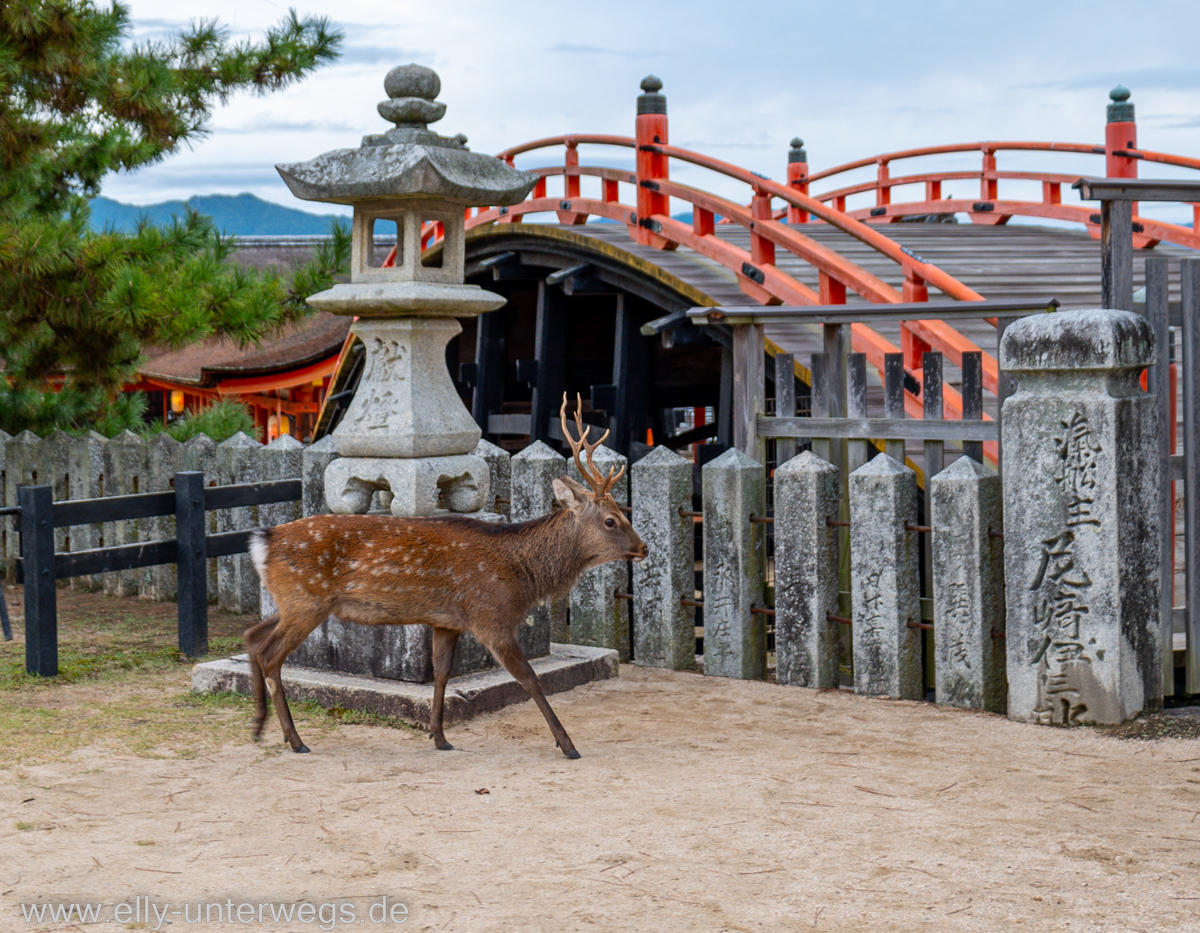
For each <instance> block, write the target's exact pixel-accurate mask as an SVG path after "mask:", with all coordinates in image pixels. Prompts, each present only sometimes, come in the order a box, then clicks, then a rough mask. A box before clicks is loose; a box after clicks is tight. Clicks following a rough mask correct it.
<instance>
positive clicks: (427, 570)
mask: <svg viewBox="0 0 1200 933" xmlns="http://www.w3.org/2000/svg"><path fill="white" fill-rule="evenodd" d="M576 408H577V410H576V413H575V424H576V427H577V429H578V431H579V440H578V441H576V440H574V439H572V438H571V434H570V432H569V431H568V430H567V416H566V412H567V397H566V394H565V393H564V394H563V403H562V408H561V409H560V411H559V417H560V419H561V420H562V426H563V434H564V436H565V437H566V438H567V441H568V443H570V445H571V452H572V455H573V456H574V458H575V464H576V466H578V467H579V472H580V474H581V475H582V476H583V477H584V478H585V479H586V480H587V481H588V484H589V485H590V486H591V487H592V488H591V491H590V492H589V491H588V490H587V489H585V488H584V487H583V486H581V485H580V484H579V483H576V482H575V481H574V480H572V479H570V478H569V477H566V476H562V477H559V478H558V479H556V480H555V481H554V498H555V502H554V510H553V511H551V512H550V513H549V514H548V515H543V516H541V517H540V518H535V519H533V520H532V521H528V522H522V523H520V524H516V525H501V524H493V523H490V522H484V521H479V520H477V519H472V518H466V517H457V516H455V517H438V518H393V517H391V516H375V515H317V516H313V517H311V518H303V519H300V520H299V521H295V522H289V523H288V524H286V525H279V526H276V527H274V528H265V529H261V530H259V531H256V532H255V533H254V536H253V538H252V539H251V545H250V554H251V556H252V557H253V559H254V565H255V567H256V568H257V569H258V575H259V577H261V578H262V581H263V585H264V586H266V588H267V589H268V590H269V591H270V593H271V595H272V596H273V597H274V599H275V602H276V604H277V605H278V606H279V612H278V613H276V614H275V615H272V616H271V617H270V618H268V619H265V620H264V621H262V622H260V623H259V624H258V625H256V626H254V627H253V628H251V629H249V630H247V632H246V649H247V651H248V653H249V655H250V671H251V677H252V679H253V683H254V700H255V704H256V715H255V718H254V737H255V738H256V739H257V738H259V737H260V736H261V734H262V729H263V724H264V722H265V721H266V717H267V702H266V694H267V691H268V690H269V691H270V693H271V698H272V700H273V701H274V704H275V712H276V713H277V714H278V716H279V723H280V725H281V726H282V727H283V733H284V736H285V737H286V738H287V740H288V743H289V744H290V745H291V747H292V751H295V752H307V751H308V747H307V746H305V744H304V743H303V742H302V741H301V740H300V735H299V733H297V731H296V726H295V724H294V723H293V722H292V715H291V712H290V710H289V709H288V704H287V698H286V697H285V696H284V692H283V681H282V679H281V678H280V668H281V667H282V666H283V662H284V661H285V660H286V659H287V657H288V655H290V654H291V653H292V652H293V651H294V650H295V649H296V648H297V647H298V646H299V645H300V643H301V642H303V641H304V639H305V638H306V637H308V633H309V632H311V631H312V630H313V629H315V628H316V627H317V626H318V625H320V624H321V623H322V622H323V621H325V619H326V618H327V617H328V616H330V615H336V616H337V617H338V618H339V619H342V620H344V621H348V622H358V623H361V624H363V625H415V624H424V625H429V626H431V627H432V628H433V672H434V690H433V708H432V711H431V715H430V719H429V732H430V737H431V738H432V739H433V740H434V742H435V743H436V744H437V747H438V748H440V749H450V748H453V746H452V745H450V744H449V743H447V741H446V736H445V733H444V732H443V730H442V705H443V701H444V698H445V694H446V681H447V679H448V678H449V676H450V668H451V666H452V664H453V663H454V649H455V646H456V645H457V644H458V639H459V636H460V635H462V633H463V632H470V633H471V634H472V635H474V636H475V637H476V638H477V639H479V641H480V642H481V643H482V644H483V645H484V646H485V647H486V648H487V649H488V650H489V651H490V652H491V653H492V655H493V656H494V657H495V658H496V660H497V661H498V662H500V664H502V665H503V666H504V668H505V669H506V670H507V671H508V672H509V673H510V674H512V676H513V677H514V678H516V680H517V682H518V683H520V685H521V686H522V687H524V688H525V692H526V693H528V694H529V695H530V696H531V697H532V698H533V700H534V702H535V703H537V705H538V708H539V709H541V711H542V715H543V716H545V717H546V722H547V724H548V725H549V726H550V732H551V733H552V734H553V735H554V739H555V742H556V743H557V745H558V747H559V748H561V749H562V751H563V754H565V755H566V756H567V757H568V758H578V757H579V752H577V751H576V750H575V746H574V744H573V743H572V742H571V739H570V737H568V735H567V733H566V730H565V729H563V727H562V724H561V723H560V722H559V721H558V717H557V716H555V715H554V711H553V710H552V709H551V708H550V704H549V703H548V702H546V696H545V694H544V693H543V692H542V687H541V684H539V683H538V679H537V674H535V673H534V671H533V668H532V667H530V666H529V662H528V661H527V660H526V659H525V655H524V653H523V652H522V651H521V647H520V645H519V644H518V643H517V627H518V626H519V625H520V624H521V622H522V620H524V618H525V617H526V615H527V614H528V613H529V610H530V609H532V608H533V606H534V605H535V604H537V603H538V602H540V601H542V600H544V599H547V598H550V597H555V596H561V595H563V594H565V593H566V592H567V591H568V590H570V588H571V587H572V586H573V585H574V583H575V581H576V580H577V579H578V578H579V575H580V574H582V573H583V572H584V571H585V570H587V569H589V568H591V567H595V566H596V565H598V564H603V563H606V562H608V561H611V560H642V559H643V558H645V556H646V550H647V549H646V545H645V544H643V543H642V539H641V538H639V537H638V535H637V532H635V531H634V530H633V527H632V526H631V525H630V524H629V521H628V520H627V519H626V518H625V516H624V515H623V514H621V510H620V509H619V508H618V507H617V503H616V502H615V501H614V500H613V498H612V496H611V495H610V491H611V490H612V488H613V486H614V485H615V484H616V482H617V480H619V479H620V478H621V474H622V473H624V472H625V470H624V467H622V469H621V472H620V473H617V475H616V476H614V475H613V471H612V469H611V468H610V469H609V471H608V476H603V475H601V473H600V471H599V470H598V469H597V468H596V465H595V462H594V461H593V459H592V453H593V451H595V449H596V448H597V447H599V446H600V444H601V443H603V442H604V439H605V438H606V437H608V432H607V431H605V432H604V436H603V437H601V438H600V440H598V441H596V443H594V444H589V443H587V437H588V432H589V431H590V430H591V428H590V427H587V428H585V427H584V426H583V421H582V418H581V417H580V415H579V412H578V400H577V405H576ZM581 450H586V452H587V467H586V468H585V467H584V464H583V461H582V460H581V459H580V456H579V453H580V451H581Z"/></svg>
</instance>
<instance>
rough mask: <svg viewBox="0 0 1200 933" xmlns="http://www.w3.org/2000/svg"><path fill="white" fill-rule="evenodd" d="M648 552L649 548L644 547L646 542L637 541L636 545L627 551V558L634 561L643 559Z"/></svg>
mask: <svg viewBox="0 0 1200 933" xmlns="http://www.w3.org/2000/svg"><path fill="white" fill-rule="evenodd" d="M649 553H650V548H648V547H646V542H645V541H639V542H638V544H637V547H635V548H634V549H633V550H632V551H630V552H629V557H628V558H627V559H628V560H631V561H634V562H635V563H636V562H638V561H643V560H645V559H646V556H647V555H648V554H649Z"/></svg>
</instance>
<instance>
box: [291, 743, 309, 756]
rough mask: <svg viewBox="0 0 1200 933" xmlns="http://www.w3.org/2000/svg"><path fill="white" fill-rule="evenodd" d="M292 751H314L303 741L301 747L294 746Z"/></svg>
mask: <svg viewBox="0 0 1200 933" xmlns="http://www.w3.org/2000/svg"><path fill="white" fill-rule="evenodd" d="M292 751H294V752H295V753H296V754H297V755H307V754H308V753H309V752H310V751H312V749H310V748H309V747H308V746H307V745H305V744H304V743H303V742H301V743H300V747H299V748H293V749H292Z"/></svg>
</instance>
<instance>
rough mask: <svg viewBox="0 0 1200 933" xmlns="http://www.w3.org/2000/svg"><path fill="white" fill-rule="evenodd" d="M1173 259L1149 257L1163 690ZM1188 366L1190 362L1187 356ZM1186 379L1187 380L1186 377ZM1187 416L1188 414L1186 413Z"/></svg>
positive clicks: (1168, 684) (1166, 680)
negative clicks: (1157, 466) (1157, 483)
mask: <svg viewBox="0 0 1200 933" xmlns="http://www.w3.org/2000/svg"><path fill="white" fill-rule="evenodd" d="M1168 274H1169V269H1168V260H1167V259H1166V257H1154V258H1151V259H1147V260H1146V306H1145V307H1146V317H1147V318H1149V320H1150V328H1151V329H1152V330H1153V331H1154V354H1155V358H1156V359H1157V362H1156V363H1155V364H1154V365H1153V366H1151V367H1150V368H1149V369H1148V370H1147V371H1146V389H1147V390H1148V391H1149V392H1150V393H1152V394H1153V395H1154V397H1155V398H1154V401H1155V408H1156V409H1157V411H1158V460H1159V464H1158V465H1159V469H1158V479H1159V489H1158V520H1159V526H1160V528H1159V538H1158V541H1159V546H1158V565H1159V568H1160V570H1161V575H1160V577H1159V618H1160V620H1161V623H1160V626H1159V631H1160V633H1161V634H1160V638H1161V640H1162V675H1163V695H1164V696H1174V695H1175V651H1174V649H1173V646H1172V636H1173V634H1174V629H1175V620H1174V606H1175V598H1174V597H1175V593H1174V590H1175V554H1174V551H1175V549H1174V547H1173V546H1172V543H1173V540H1174V535H1172V534H1171V531H1172V524H1173V522H1174V521H1175V514H1174V510H1173V509H1172V508H1171V502H1172V499H1173V496H1172V485H1171V455H1172V454H1173V453H1175V451H1174V450H1173V449H1172V447H1171V428H1172V427H1173V425H1172V424H1171V396H1170V391H1171V358H1170V352H1171V351H1170V341H1171V328H1170V326H1169V322H1170V294H1169V292H1168V287H1169V280H1168ZM1184 365H1185V373H1186V372H1188V370H1187V369H1186V367H1187V366H1188V365H1189V364H1188V363H1187V362H1186V357H1185V363H1184ZM1184 384H1185V385H1186V384H1187V383H1186V381H1185V383H1184ZM1184 417H1185V418H1186V417H1187V416H1186V415H1185V416H1184Z"/></svg>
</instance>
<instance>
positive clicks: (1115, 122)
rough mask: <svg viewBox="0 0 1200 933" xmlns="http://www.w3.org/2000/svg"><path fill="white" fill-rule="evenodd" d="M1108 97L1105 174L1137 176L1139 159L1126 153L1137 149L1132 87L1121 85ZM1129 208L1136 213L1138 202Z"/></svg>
mask: <svg viewBox="0 0 1200 933" xmlns="http://www.w3.org/2000/svg"><path fill="white" fill-rule="evenodd" d="M1108 96H1109V98H1110V99H1111V100H1112V103H1111V104H1109V105H1108V108H1107V114H1106V116H1107V118H1108V119H1107V121H1106V122H1105V125H1104V173H1105V175H1107V176H1108V177H1109V178H1137V177H1138V168H1137V159H1135V158H1133V157H1132V156H1130V155H1127V154H1126V153H1128V152H1136V151H1137V120H1136V117H1135V115H1134V111H1133V104H1131V103H1130V102H1129V88H1127V87H1123V86H1122V85H1120V84H1118V85H1117V86H1116V87H1115V88H1113V89H1112V90H1111V91H1109V92H1108ZM1129 210H1130V213H1131V214H1132V215H1133V216H1135V217H1136V216H1137V212H1138V206H1137V202H1136V201H1135V202H1134V203H1133V204H1131V205H1129Z"/></svg>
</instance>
